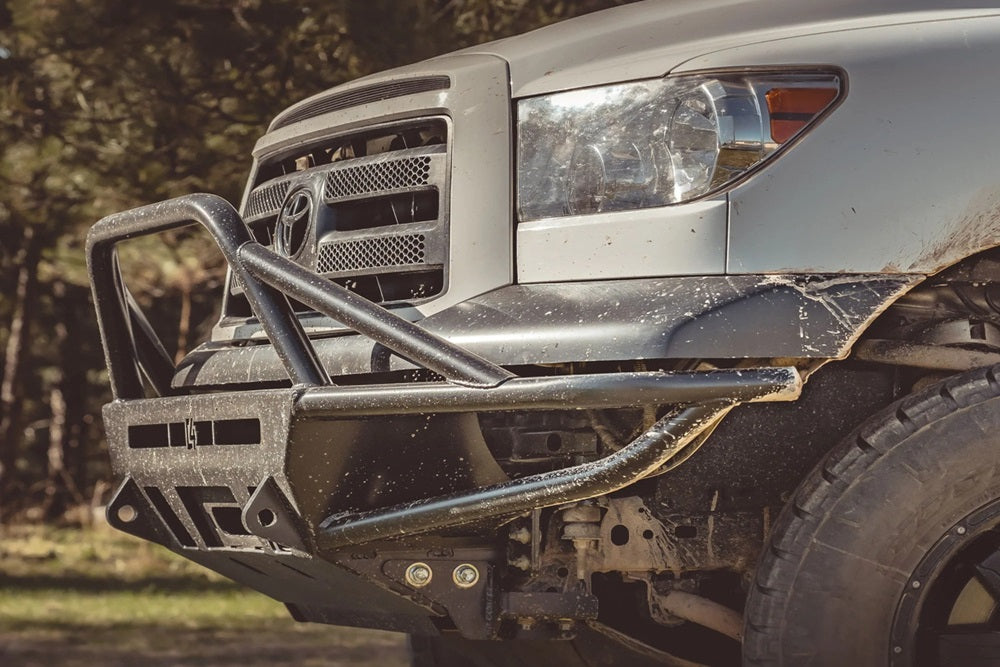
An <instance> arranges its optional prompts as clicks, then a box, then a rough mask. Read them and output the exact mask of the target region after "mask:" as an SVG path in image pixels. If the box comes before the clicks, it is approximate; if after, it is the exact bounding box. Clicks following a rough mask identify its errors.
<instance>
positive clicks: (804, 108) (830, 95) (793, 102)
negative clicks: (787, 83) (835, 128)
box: [764, 88, 837, 144]
mask: <svg viewBox="0 0 1000 667" xmlns="http://www.w3.org/2000/svg"><path fill="white" fill-rule="evenodd" d="M764 97H765V98H766V99H767V111H768V114H769V115H770V116H771V139H773V140H774V141H776V142H778V143H779V144H782V143H784V142H786V141H788V140H789V139H791V138H792V137H793V136H794V135H795V134H796V133H798V131H799V130H801V129H802V128H803V127H805V126H806V125H807V124H808V123H809V121H811V120H812V119H813V118H815V117H816V116H818V115H819V114H820V113H821V112H822V111H823V110H824V109H826V108H827V107H828V106H830V103H831V102H833V100H834V99H836V97H837V89H836V88H772V89H771V90H769V91H767V94H766V95H765V96H764Z"/></svg>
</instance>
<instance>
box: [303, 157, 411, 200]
mask: <svg viewBox="0 0 1000 667" xmlns="http://www.w3.org/2000/svg"><path fill="white" fill-rule="evenodd" d="M430 173H431V158H430V156H429V155H422V156H419V157H410V158H404V159H402V160H386V161H380V162H372V163H369V164H363V165H358V166H356V167H347V168H344V169H335V170H333V171H331V172H330V174H329V175H328V176H327V177H326V188H325V189H324V191H323V196H324V197H325V198H326V199H341V198H343V197H354V196H356V195H363V194H369V193H372V192H382V191H384V190H397V189H399V188H409V187H415V186H420V185H427V182H428V177H429V176H430Z"/></svg>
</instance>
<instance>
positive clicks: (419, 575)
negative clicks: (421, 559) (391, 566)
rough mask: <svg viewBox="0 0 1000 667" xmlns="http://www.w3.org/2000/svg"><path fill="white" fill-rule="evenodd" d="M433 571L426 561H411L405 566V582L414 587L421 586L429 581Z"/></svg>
mask: <svg viewBox="0 0 1000 667" xmlns="http://www.w3.org/2000/svg"><path fill="white" fill-rule="evenodd" d="M433 576H434V573H433V572H432V571H431V568H430V566H429V565H428V564H427V563H413V564H412V565H410V566H409V567H408V568H406V575H405V577H406V583H407V584H409V585H410V586H413V587H414V588H423V587H424V586H426V585H427V584H429V583H431V577H433Z"/></svg>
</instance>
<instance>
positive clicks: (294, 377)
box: [87, 194, 801, 550]
mask: <svg viewBox="0 0 1000 667" xmlns="http://www.w3.org/2000/svg"><path fill="white" fill-rule="evenodd" d="M193 224H201V225H202V226H203V227H205V229H206V230H207V231H208V232H209V234H210V235H211V236H212V238H213V239H214V240H215V242H216V243H217V244H218V246H219V248H220V250H221V252H222V254H223V256H224V258H225V259H226V261H227V263H228V264H229V267H230V270H231V271H232V273H233V275H234V277H235V279H236V280H237V281H238V283H239V284H240V285H241V286H242V288H243V290H244V293H245V294H246V297H247V299H248V301H249V303H250V307H251V309H252V311H253V313H254V315H255V316H256V318H257V320H258V321H259V322H260V325H261V328H262V329H263V331H264V333H265V334H266V336H267V339H268V340H269V341H270V344H271V345H273V346H274V349H275V351H276V353H277V355H278V356H279V358H280V359H281V361H282V364H283V365H284V368H285V370H286V371H287V374H288V377H289V380H290V382H291V384H292V388H291V390H290V396H291V407H290V410H291V413H292V415H293V416H294V418H295V419H296V420H308V419H334V420H335V419H343V418H348V417H357V416H361V417H376V416H380V415H385V416H387V415H404V414H436V413H461V412H473V413H474V412H486V411H510V410H545V409H585V408H620V407H633V406H643V405H666V404H671V405H675V406H677V408H676V409H675V410H673V411H672V412H670V413H669V414H667V416H665V417H663V418H662V419H661V420H660V421H659V422H657V423H656V424H655V425H654V426H653V427H652V428H650V429H649V430H647V431H646V432H645V433H643V434H642V435H640V436H639V437H638V438H636V439H635V440H634V441H633V442H631V443H629V444H627V445H625V446H624V447H622V448H621V449H620V450H618V451H617V452H615V453H613V454H611V455H608V456H606V457H604V458H601V459H598V460H595V461H592V462H589V463H585V464H580V465H575V466H571V467H567V468H563V469H560V470H556V471H553V472H548V473H542V474H535V475H530V476H527V477H522V478H519V479H515V480H507V481H503V482H499V483H494V484H489V485H485V486H480V487H477V488H473V489H470V490H463V491H459V492H456V493H450V494H446V495H443V496H434V497H427V498H422V499H419V500H416V501H413V502H406V503H401V504H396V505H390V506H387V507H381V508H377V509H373V510H368V511H345V512H335V513H332V514H331V515H329V516H328V517H326V519H325V520H323V521H321V522H317V525H314V526H301V525H300V524H301V522H295V521H294V520H293V523H297V524H298V527H297V528H296V531H297V532H299V533H306V534H305V535H299V538H300V542H301V543H302V544H314V545H315V546H316V547H317V548H320V549H324V550H327V549H329V550H335V549H338V548H342V547H345V546H347V545H354V544H359V543H364V542H371V541H375V540H379V539H384V538H392V537H398V536H401V535H410V534H416V533H422V532H428V531H433V530H437V529H441V528H447V527H452V526H458V525H464V524H469V523H473V522H479V521H483V520H486V519H502V518H505V517H512V516H516V515H518V514H521V513H524V512H526V511H530V510H532V509H537V508H540V507H550V506H554V505H560V504H563V503H569V502H575V501H579V500H584V499H587V498H592V497H595V496H599V495H602V494H606V493H610V492H612V491H615V490H617V489H621V488H624V487H626V486H628V485H630V484H632V483H634V482H636V481H638V480H639V479H642V478H643V477H645V476H647V475H649V474H650V473H652V472H654V471H656V470H657V469H659V468H661V466H663V464H664V463H665V462H667V461H668V460H669V459H670V458H671V457H672V456H674V455H675V454H677V453H678V452H679V451H681V450H682V449H683V448H684V447H685V446H686V445H687V444H688V443H690V442H691V441H692V440H694V439H695V438H696V437H697V436H698V435H699V434H701V433H702V432H703V431H704V430H705V429H706V428H707V427H708V426H710V425H711V424H713V423H715V422H717V421H718V420H719V419H720V418H721V417H722V416H723V415H724V414H725V413H726V412H727V411H728V410H729V409H731V408H732V407H733V406H734V405H736V404H738V403H743V402H754V401H774V400H793V399H794V398H796V397H797V396H798V394H799V392H800V390H801V378H800V376H799V374H798V372H797V370H796V369H795V368H794V367H767V368H740V369H723V370H710V371H695V372H665V371H655V372H632V373H601V374H581V375H564V376H556V377H520V376H516V375H515V374H514V373H512V372H510V371H509V370H507V369H505V368H502V367H500V366H498V365H496V364H494V363H492V362H490V361H489V360H487V359H484V358H482V357H480V356H478V355H475V354H473V353H471V352H470V351H468V350H466V349H464V348H462V347H461V346H458V345H456V344H454V343H452V342H451V341H449V340H447V339H445V338H443V337H441V336H437V335H435V334H432V333H430V332H428V331H426V330H425V329H423V328H421V327H420V326H419V325H418V324H415V323H413V322H410V321H408V320H405V319H403V318H401V317H399V316H397V315H395V314H394V313H392V312H390V311H389V310H387V309H386V308H383V307H381V306H379V305H377V304H374V303H372V302H370V301H368V300H366V299H364V298H362V297H360V296H358V295H356V294H354V293H352V292H351V291H349V290H348V289H346V288H344V287H342V286H340V285H338V284H335V283H333V282H330V281H327V280H325V279H324V278H322V277H320V276H318V275H316V274H314V273H312V272H310V271H308V270H307V269H305V268H304V267H302V266H300V265H298V264H296V263H294V262H293V261H291V260H290V259H288V258H286V257H283V256H281V255H278V254H277V253H275V252H273V251H271V250H270V249H268V248H266V247H264V246H262V245H261V244H259V243H258V242H256V241H255V240H254V238H253V236H252V234H251V232H250V230H249V228H248V227H247V226H246V224H245V223H244V222H243V219H242V218H241V217H240V215H239V213H238V212H237V211H236V210H235V209H234V208H233V207H232V206H231V205H230V204H229V203H228V202H226V201H225V200H224V199H222V198H220V197H217V196H214V195H209V194H194V195H188V196H184V197H179V198H176V199H171V200H168V201H165V202H161V203H157V204H152V205H148V206H144V207H140V208H137V209H133V210H130V211H125V212H121V213H117V214H114V215H111V216H108V217H106V218H103V219H102V220H100V221H99V222H98V223H96V224H95V225H94V227H93V228H92V229H91V231H90V234H89V235H88V238H87V261H88V268H89V271H90V277H91V282H92V288H93V298H94V303H95V307H96V310H97V315H98V320H99V325H100V331H101V337H102V342H103V345H104V352H105V357H106V361H107V366H108V372H109V378H110V383H111V387H112V392H113V396H114V402H115V404H128V403H130V402H140V401H150V400H152V401H156V400H159V399H157V398H154V399H147V398H145V396H146V389H145V385H144V381H143V378H145V380H146V383H148V385H149V386H150V387H152V389H153V390H154V392H155V393H156V394H157V395H158V396H159V397H162V398H167V397H170V396H176V395H178V394H179V393H181V392H180V391H179V390H176V389H174V388H173V387H172V379H173V375H174V373H175V367H174V364H173V361H172V360H171V359H170V357H169V355H168V354H167V353H166V351H165V348H164V346H163V345H162V343H161V341H160V340H159V338H158V337H157V335H156V333H155V332H154V331H153V329H152V327H151V326H150V324H149V322H148V321H147V320H146V318H145V316H144V315H143V313H142V312H141V310H140V308H139V307H138V305H137V304H136V303H135V301H134V300H133V299H132V298H131V296H130V295H129V293H128V291H127V289H126V288H125V286H124V283H123V281H122V276H121V273H120V271H119V269H118V266H117V261H116V254H115V246H116V244H118V243H119V242H121V241H124V240H126V239H130V238H135V237H139V236H144V235H149V234H155V233H159V232H164V231H167V230H170V229H175V228H179V227H184V226H188V225H193ZM288 297H291V298H293V299H296V300H298V301H300V302H301V303H304V304H306V305H307V306H309V307H310V308H313V309H315V310H316V311H318V312H319V313H322V314H323V315H326V316H328V317H330V318H332V319H334V320H336V321H338V322H340V323H342V324H343V325H344V326H345V327H348V328H350V329H351V330H353V331H355V332H356V333H359V334H362V335H364V336H368V337H370V338H371V339H373V340H374V341H376V342H377V343H379V344H381V345H383V346H384V347H385V348H387V349H388V350H390V351H391V352H393V353H395V354H397V355H399V356H400V357H402V358H404V359H406V360H408V361H409V362H411V363H413V364H415V365H417V366H420V367H422V368H425V369H427V370H429V371H432V372H433V373H436V374H437V375H439V376H440V377H441V378H443V380H442V381H438V382H411V383H398V384H380V385H363V386H338V385H336V384H334V382H333V381H332V380H331V378H330V376H329V375H328V373H327V371H326V370H325V369H324V367H323V365H322V363H321V362H320V361H319V358H318V356H317V354H316V352H315V349H314V348H313V345H312V343H311V342H310V340H309V337H308V336H307V335H306V333H305V331H304V330H303V328H302V326H301V324H300V322H299V320H298V319H297V317H296V315H295V313H294V312H293V310H292V307H291V305H290V304H289V301H288ZM106 414H111V413H106ZM114 414H121V413H120V412H119V413H114ZM116 473H117V474H121V475H125V476H126V477H128V476H129V474H130V471H128V470H116ZM128 481H129V480H128V479H126V480H125V482H124V483H123V486H122V487H121V488H120V489H119V495H121V494H123V493H125V492H126V491H128V493H129V494H132V495H134V491H132V490H129V488H127V487H128ZM260 489H261V491H260V492H259V493H258V496H255V498H254V499H253V500H252V501H251V502H250V503H249V504H248V506H247V507H246V508H245V510H244V514H243V521H244V524H245V525H246V526H247V527H248V529H249V530H250V531H251V532H252V533H254V534H256V535H259V536H262V537H265V538H271V537H275V536H276V535H279V534H282V533H280V531H279V532H276V529H275V527H274V526H273V525H264V524H268V523H269V522H261V521H260V520H259V519H258V517H259V516H263V514H262V511H267V512H270V513H271V514H272V515H273V514H274V512H273V511H272V510H271V509H268V508H266V507H262V505H261V503H266V501H268V500H273V499H274V496H275V494H274V490H273V485H272V484H267V483H262V485H261V486H260ZM265 492H266V493H265ZM286 493H287V491H286ZM278 495H280V494H278ZM289 495H291V494H289ZM279 504H280V503H279ZM114 505H115V503H114V502H113V503H112V505H111V506H109V512H110V511H111V507H113V506H114ZM272 509H273V508H272ZM288 511H292V512H294V510H291V509H290V508H286V510H285V511H283V512H279V513H278V514H277V516H279V517H281V516H286V515H287V513H288ZM283 528H284V529H285V530H287V527H283ZM283 534H285V535H287V532H286V533H283Z"/></svg>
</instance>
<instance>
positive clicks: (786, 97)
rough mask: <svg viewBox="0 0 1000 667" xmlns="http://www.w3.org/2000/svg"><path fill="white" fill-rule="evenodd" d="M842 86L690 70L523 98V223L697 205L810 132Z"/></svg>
mask: <svg viewBox="0 0 1000 667" xmlns="http://www.w3.org/2000/svg"><path fill="white" fill-rule="evenodd" d="M841 90H842V85H841V76H839V75H838V74H835V73H831V72H816V71H810V72H797V73H789V72H781V73H776V72H764V73H757V74H753V73H751V74H746V73H741V74H723V75H718V76H704V75H689V76H676V77H667V78H664V79H653V80H648V81H637V82H634V83H623V84H617V85H612V86H602V87H599V88H584V89H580V90H573V91H569V92H565V93H556V94H554V95H544V96H541V97H533V98H528V99H524V100H521V101H519V102H518V104H517V119H518V128H517V129H518V152H517V203H518V214H519V219H520V220H522V221H525V220H536V219H538V218H548V217H558V216H564V215H581V214H586V213H597V212H604V211H623V210H630V209H636V208H647V207H651V206H665V205H667V204H676V203H680V202H685V201H690V200H692V199H695V198H697V197H701V196H704V195H706V194H709V193H711V192H715V191H718V190H720V189H721V188H724V187H725V186H726V185H729V184H731V183H732V182H733V181H735V180H736V179H738V178H739V177H740V176H742V175H744V174H745V173H747V172H748V171H749V170H751V169H752V168H754V167H755V166H757V165H758V164H760V163H761V162H762V161H764V160H765V159H767V158H768V157H769V156H771V155H773V154H774V153H775V151H777V150H778V149H779V148H780V147H781V146H782V145H784V144H786V143H787V142H789V141H790V140H791V139H792V138H794V137H796V136H798V135H800V134H801V133H802V132H803V131H804V130H805V129H806V128H807V127H808V126H809V125H810V124H812V123H813V122H815V121H816V120H817V119H818V118H819V117H820V116H821V115H823V112H824V111H826V110H827V109H829V108H831V107H832V106H833V104H834V102H836V101H837V99H838V97H839V96H840V93H841Z"/></svg>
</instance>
